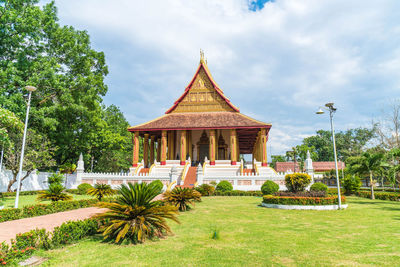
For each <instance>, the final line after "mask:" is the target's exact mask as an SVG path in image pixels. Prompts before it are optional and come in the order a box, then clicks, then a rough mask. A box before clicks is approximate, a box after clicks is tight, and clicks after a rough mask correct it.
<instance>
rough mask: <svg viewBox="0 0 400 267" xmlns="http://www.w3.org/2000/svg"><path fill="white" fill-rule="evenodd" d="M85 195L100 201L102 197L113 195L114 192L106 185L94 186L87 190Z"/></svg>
mask: <svg viewBox="0 0 400 267" xmlns="http://www.w3.org/2000/svg"><path fill="white" fill-rule="evenodd" d="M87 193H88V195H91V196H94V197H97V199H98V200H99V201H101V200H102V198H103V197H105V196H111V195H114V193H115V192H114V190H112V188H111V186H110V185H108V184H95V185H94V186H93V187H92V188H89V189H88V191H87Z"/></svg>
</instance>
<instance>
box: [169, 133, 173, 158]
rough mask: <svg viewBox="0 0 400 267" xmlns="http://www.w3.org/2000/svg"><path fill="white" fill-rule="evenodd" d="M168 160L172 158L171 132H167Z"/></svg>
mask: <svg viewBox="0 0 400 267" xmlns="http://www.w3.org/2000/svg"><path fill="white" fill-rule="evenodd" d="M168 159H169V160H171V159H173V158H172V131H168Z"/></svg>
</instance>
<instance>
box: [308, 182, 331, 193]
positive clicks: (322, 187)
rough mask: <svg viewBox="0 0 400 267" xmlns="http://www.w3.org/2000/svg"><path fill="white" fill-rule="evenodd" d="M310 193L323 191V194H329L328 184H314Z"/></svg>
mask: <svg viewBox="0 0 400 267" xmlns="http://www.w3.org/2000/svg"><path fill="white" fill-rule="evenodd" d="M310 191H321V192H325V193H328V186H327V185H326V184H323V183H320V182H318V183H313V184H312V185H311V187H310Z"/></svg>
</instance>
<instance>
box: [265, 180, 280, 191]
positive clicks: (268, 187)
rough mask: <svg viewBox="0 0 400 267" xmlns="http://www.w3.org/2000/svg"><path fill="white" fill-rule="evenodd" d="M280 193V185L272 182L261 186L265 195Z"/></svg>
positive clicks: (266, 182)
mask: <svg viewBox="0 0 400 267" xmlns="http://www.w3.org/2000/svg"><path fill="white" fill-rule="evenodd" d="M278 191H279V185H278V184H277V183H275V182H273V181H270V180H267V181H265V183H264V184H263V185H262V186H261V192H263V194H264V195H272V194H274V193H276V192H278Z"/></svg>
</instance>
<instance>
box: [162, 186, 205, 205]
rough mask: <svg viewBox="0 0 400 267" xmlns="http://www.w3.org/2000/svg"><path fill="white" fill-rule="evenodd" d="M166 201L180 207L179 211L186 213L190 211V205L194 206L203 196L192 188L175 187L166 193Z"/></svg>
mask: <svg viewBox="0 0 400 267" xmlns="http://www.w3.org/2000/svg"><path fill="white" fill-rule="evenodd" d="M164 201H165V202H166V203H168V204H171V205H173V206H175V207H178V209H179V211H186V210H189V209H190V205H194V202H195V201H196V202H199V201H201V194H200V193H199V192H197V191H196V190H194V189H191V188H181V187H175V188H174V189H172V190H171V191H167V192H165V193H164Z"/></svg>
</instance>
